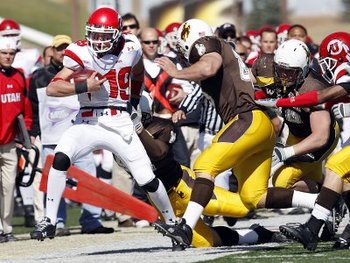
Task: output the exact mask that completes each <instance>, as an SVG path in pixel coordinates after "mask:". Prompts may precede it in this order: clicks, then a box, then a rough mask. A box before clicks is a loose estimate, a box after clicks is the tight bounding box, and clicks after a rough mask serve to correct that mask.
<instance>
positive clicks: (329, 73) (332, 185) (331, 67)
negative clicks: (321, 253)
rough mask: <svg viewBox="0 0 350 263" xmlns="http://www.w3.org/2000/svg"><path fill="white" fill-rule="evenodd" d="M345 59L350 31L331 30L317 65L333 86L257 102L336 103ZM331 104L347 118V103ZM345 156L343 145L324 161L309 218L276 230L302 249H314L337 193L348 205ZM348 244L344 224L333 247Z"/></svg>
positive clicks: (346, 79) (349, 231)
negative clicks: (297, 224)
mask: <svg viewBox="0 0 350 263" xmlns="http://www.w3.org/2000/svg"><path fill="white" fill-rule="evenodd" d="M349 62H350V34H349V33H346V32H335V33H332V34H330V35H328V36H327V37H326V38H325V39H323V41H322V42H321V44H320V59H319V65H320V70H321V72H322V76H323V78H324V79H325V80H327V81H328V82H329V83H330V84H333V85H334V86H332V87H329V88H326V89H322V90H317V91H316V90H314V91H310V92H307V93H304V94H302V95H299V96H296V97H292V98H285V99H277V100H266V101H264V102H261V104H262V105H265V106H270V107H274V106H277V107H310V106H315V105H318V104H319V103H324V102H327V101H335V103H337V100H338V102H339V100H342V99H343V100H347V99H348V95H349V94H350V75H349V71H348V67H349ZM258 102H259V101H258ZM326 106H327V105H326ZM333 107H334V108H333V112H334V113H335V115H338V116H339V117H349V115H347V114H346V113H347V110H346V109H347V108H348V105H347V104H343V103H340V104H337V105H335V106H333ZM349 156H350V147H349V146H345V147H344V148H343V149H341V150H340V151H339V152H337V153H335V154H334V155H332V156H331V157H330V158H329V159H328V160H327V162H326V165H325V166H326V177H325V180H324V183H323V186H322V188H321V191H320V194H319V197H318V199H317V201H316V204H315V207H314V209H313V211H312V214H311V217H310V219H309V220H308V221H307V222H306V223H305V224H301V225H299V226H295V227H293V226H290V225H284V226H280V230H281V231H282V232H283V233H285V235H286V236H287V237H291V238H293V239H295V240H297V241H298V242H300V243H301V244H303V246H304V248H306V249H309V250H315V249H316V247H317V243H318V233H319V231H320V229H321V228H322V226H323V224H324V222H325V221H326V220H327V218H328V216H329V215H330V214H331V210H332V208H333V207H334V206H335V204H336V203H337V201H338V199H339V197H340V195H342V197H343V199H344V201H345V203H346V205H347V207H348V208H349V207H350V187H349V183H350V179H349V174H350V166H349V162H348V160H349ZM349 246H350V226H349V225H347V227H346V228H345V230H344V232H343V234H342V235H341V237H340V238H339V239H338V240H337V241H336V243H335V244H334V246H333V247H334V248H345V249H348V248H349Z"/></svg>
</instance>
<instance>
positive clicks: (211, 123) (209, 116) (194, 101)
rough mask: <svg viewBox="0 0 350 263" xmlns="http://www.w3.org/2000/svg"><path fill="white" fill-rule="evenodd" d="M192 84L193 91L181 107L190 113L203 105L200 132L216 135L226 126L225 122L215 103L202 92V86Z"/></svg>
mask: <svg viewBox="0 0 350 263" xmlns="http://www.w3.org/2000/svg"><path fill="white" fill-rule="evenodd" d="M192 84H193V87H194V89H193V91H192V92H191V93H190V94H188V95H187V96H186V98H185V99H184V100H183V101H182V102H181V104H180V106H179V109H180V110H182V111H184V112H185V113H188V112H191V111H193V110H195V109H196V108H197V107H201V116H200V121H199V123H200V132H202V131H204V132H206V133H209V134H212V135H215V134H216V133H217V132H218V131H219V130H220V129H221V128H222V127H223V126H224V122H223V121H222V119H221V117H220V116H219V114H218V113H217V112H216V109H215V106H214V105H213V103H212V102H211V101H210V100H209V99H208V98H207V97H206V96H205V95H204V94H203V93H202V89H201V88H200V86H199V85H198V84H197V83H195V82H193V83H192Z"/></svg>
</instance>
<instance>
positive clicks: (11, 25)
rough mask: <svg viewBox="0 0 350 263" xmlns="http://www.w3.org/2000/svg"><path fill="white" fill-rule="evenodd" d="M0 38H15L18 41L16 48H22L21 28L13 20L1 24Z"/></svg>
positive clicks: (5, 20) (3, 21)
mask: <svg viewBox="0 0 350 263" xmlns="http://www.w3.org/2000/svg"><path fill="white" fill-rule="evenodd" d="M0 36H2V37H13V38H14V39H15V41H16V48H17V49H19V48H20V47H21V28H20V26H19V24H18V23H17V22H16V21H15V20H13V19H4V20H2V22H1V23H0Z"/></svg>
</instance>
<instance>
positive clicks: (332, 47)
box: [327, 39, 349, 56]
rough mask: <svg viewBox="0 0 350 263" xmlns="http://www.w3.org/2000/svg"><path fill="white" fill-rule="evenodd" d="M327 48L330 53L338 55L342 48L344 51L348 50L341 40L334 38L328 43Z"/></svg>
mask: <svg viewBox="0 0 350 263" xmlns="http://www.w3.org/2000/svg"><path fill="white" fill-rule="evenodd" d="M327 50H328V52H329V53H330V55H333V56H334V55H338V54H340V53H341V52H342V51H343V50H344V51H345V53H348V52H349V47H348V46H347V45H345V44H344V43H343V42H342V41H340V40H338V39H334V40H332V41H330V42H329V43H328V46H327Z"/></svg>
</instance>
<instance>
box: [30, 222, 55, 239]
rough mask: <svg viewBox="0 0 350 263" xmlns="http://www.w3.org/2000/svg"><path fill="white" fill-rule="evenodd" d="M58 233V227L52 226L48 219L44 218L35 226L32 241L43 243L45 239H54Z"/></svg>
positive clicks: (31, 235)
mask: <svg viewBox="0 0 350 263" xmlns="http://www.w3.org/2000/svg"><path fill="white" fill-rule="evenodd" d="M55 233H56V226H54V225H53V224H51V220H50V218H48V217H44V218H43V219H42V220H41V221H40V222H39V223H38V224H36V225H35V227H34V230H33V231H32V232H31V233H30V238H31V239H37V240H41V241H43V240H44V239H45V238H50V239H53V238H54V237H55Z"/></svg>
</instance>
